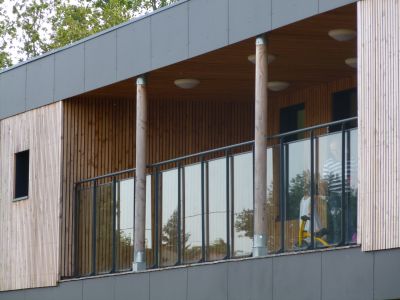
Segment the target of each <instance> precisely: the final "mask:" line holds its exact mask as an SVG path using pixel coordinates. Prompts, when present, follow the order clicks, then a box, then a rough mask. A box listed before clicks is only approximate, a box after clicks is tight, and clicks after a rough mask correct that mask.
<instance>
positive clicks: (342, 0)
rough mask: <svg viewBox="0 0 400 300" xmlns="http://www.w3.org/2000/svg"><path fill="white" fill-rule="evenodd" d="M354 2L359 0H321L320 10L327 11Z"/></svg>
mask: <svg viewBox="0 0 400 300" xmlns="http://www.w3.org/2000/svg"><path fill="white" fill-rule="evenodd" d="M354 2H357V0H319V12H325V11H328V10H331V9H335V8H337V7H340V6H344V5H347V4H350V3H354Z"/></svg>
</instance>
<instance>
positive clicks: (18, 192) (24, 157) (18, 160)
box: [14, 150, 29, 200]
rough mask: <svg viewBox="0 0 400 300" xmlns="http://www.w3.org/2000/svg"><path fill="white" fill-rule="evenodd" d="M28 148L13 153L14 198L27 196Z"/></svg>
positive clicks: (20, 198) (19, 198)
mask: <svg viewBox="0 0 400 300" xmlns="http://www.w3.org/2000/svg"><path fill="white" fill-rule="evenodd" d="M28 188H29V150H26V151H22V152H18V153H16V154H15V178H14V200H22V199H26V198H28Z"/></svg>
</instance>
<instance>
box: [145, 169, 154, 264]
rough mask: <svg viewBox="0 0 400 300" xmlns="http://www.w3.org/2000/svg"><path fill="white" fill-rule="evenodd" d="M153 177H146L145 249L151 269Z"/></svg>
mask: <svg viewBox="0 0 400 300" xmlns="http://www.w3.org/2000/svg"><path fill="white" fill-rule="evenodd" d="M152 190H153V189H152V176H151V175H147V176H146V229H145V230H146V232H145V247H146V262H147V266H148V267H151V266H152V265H153V264H154V253H153V232H152V228H153V211H152V209H153V198H152V194H151V191H152Z"/></svg>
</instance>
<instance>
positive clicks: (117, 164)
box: [61, 77, 356, 277]
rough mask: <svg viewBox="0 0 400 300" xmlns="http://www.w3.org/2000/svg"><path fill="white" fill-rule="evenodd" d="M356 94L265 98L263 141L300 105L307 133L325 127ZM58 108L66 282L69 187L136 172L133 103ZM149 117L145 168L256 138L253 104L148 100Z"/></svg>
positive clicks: (89, 100)
mask: <svg viewBox="0 0 400 300" xmlns="http://www.w3.org/2000/svg"><path fill="white" fill-rule="evenodd" d="M355 86H356V79H355V77H354V78H345V79H342V80H338V81H336V82H332V83H328V84H324V85H322V86H317V87H311V88H308V89H305V90H302V91H298V92H294V93H287V94H283V93H271V94H270V100H269V108H268V118H269V128H268V132H269V134H273V133H277V132H279V110H280V108H282V107H285V106H289V105H294V104H298V103H302V102H304V103H305V108H306V126H311V125H316V124H320V123H324V122H328V121H330V119H331V110H330V108H331V94H332V93H333V92H335V91H340V90H346V89H349V88H353V87H355ZM149 88H151V87H150V86H149ZM132 93H134V88H132ZM64 107H65V108H64V110H65V118H64V124H63V126H64V128H65V130H66V132H67V134H66V138H65V139H64V145H63V147H64V153H67V155H69V157H64V176H63V197H64V198H63V207H62V235H63V237H64V238H65V240H64V239H63V240H62V241H61V242H62V246H61V251H62V254H61V275H62V276H65V277H68V276H72V275H73V273H72V272H73V269H72V268H73V236H72V233H73V232H72V228H73V225H72V214H73V184H74V182H76V181H78V180H81V179H84V178H89V177H94V176H98V175H102V174H106V173H110V172H115V171H119V170H123V169H128V168H132V167H134V166H135V161H134V160H135V143H134V141H135V114H136V112H135V107H136V103H135V100H134V99H128V98H120V99H116V98H115V99H110V98H106V97H104V96H80V97H75V98H73V99H70V100H68V101H66V102H65V103H64ZM148 111H149V133H148V136H149V141H148V142H149V145H148V153H147V159H148V162H149V163H154V162H159V161H163V160H167V159H171V158H175V157H179V156H183V155H187V154H190V153H196V152H199V151H204V150H209V149H213V148H217V147H222V146H227V145H231V144H234V143H239V142H243V141H248V140H252V139H253V136H254V103H253V101H252V100H251V99H247V100H246V101H223V100H221V101H207V100H204V101H203V100H202V101H200V100H199V101H186V100H179V99H173V100H167V99H151V98H150V99H149V110H148ZM89 149H90V150H89ZM66 245H67V247H66ZM89 247H90V245H89ZM81 251H83V250H81Z"/></svg>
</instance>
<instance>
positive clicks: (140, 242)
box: [133, 76, 147, 271]
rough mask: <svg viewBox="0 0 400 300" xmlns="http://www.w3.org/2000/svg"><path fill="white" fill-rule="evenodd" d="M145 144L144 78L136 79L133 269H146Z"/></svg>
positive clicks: (145, 106)
mask: <svg viewBox="0 0 400 300" xmlns="http://www.w3.org/2000/svg"><path fill="white" fill-rule="evenodd" d="M146 145H147V93H146V79H145V77H144V76H140V77H138V78H137V80H136V186H135V235H134V241H135V244H134V261H133V271H141V270H145V269H146V249H145V224H146V223H145V222H146V152H147V151H146V150H147V149H146Z"/></svg>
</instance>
